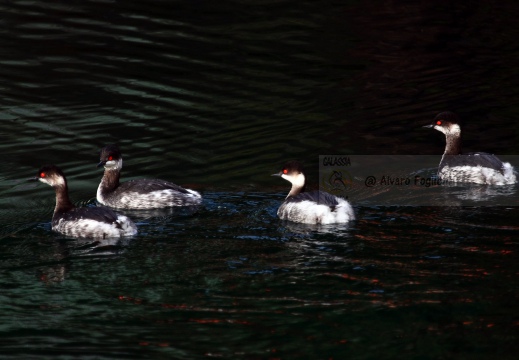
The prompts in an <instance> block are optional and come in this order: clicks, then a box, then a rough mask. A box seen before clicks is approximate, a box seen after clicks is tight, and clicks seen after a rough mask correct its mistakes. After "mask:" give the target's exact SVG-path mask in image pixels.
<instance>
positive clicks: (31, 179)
mask: <svg viewBox="0 0 519 360" xmlns="http://www.w3.org/2000/svg"><path fill="white" fill-rule="evenodd" d="M39 179H40V178H39V177H37V176H36V177H32V178H28V179H27V181H38V180H39Z"/></svg>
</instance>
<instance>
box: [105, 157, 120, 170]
mask: <svg viewBox="0 0 519 360" xmlns="http://www.w3.org/2000/svg"><path fill="white" fill-rule="evenodd" d="M122 168H123V159H118V160H109V161H107V162H106V163H105V169H108V170H121V169H122Z"/></svg>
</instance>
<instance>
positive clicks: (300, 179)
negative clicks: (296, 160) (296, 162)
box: [281, 173, 305, 197]
mask: <svg viewBox="0 0 519 360" xmlns="http://www.w3.org/2000/svg"><path fill="white" fill-rule="evenodd" d="M281 177H282V178H283V179H285V180H288V181H290V182H291V183H292V188H291V189H290V192H289V193H288V195H287V197H289V196H296V195H297V194H299V193H300V192H301V191H302V190H303V188H304V187H305V176H304V175H303V174H302V173H299V174H296V175H286V174H283V175H281Z"/></svg>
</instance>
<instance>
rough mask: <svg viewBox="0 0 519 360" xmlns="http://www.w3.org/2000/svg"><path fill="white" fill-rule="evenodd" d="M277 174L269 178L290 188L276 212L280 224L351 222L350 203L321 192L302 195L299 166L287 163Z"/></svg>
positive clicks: (296, 163) (302, 188)
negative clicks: (277, 179)
mask: <svg viewBox="0 0 519 360" xmlns="http://www.w3.org/2000/svg"><path fill="white" fill-rule="evenodd" d="M282 169H283V170H281V171H280V172H278V173H276V174H272V176H279V177H281V178H283V179H285V180H287V181H289V182H290V183H292V188H291V189H290V192H289V193H288V195H287V197H286V198H285V201H284V202H283V203H282V204H281V206H280V207H279V209H278V212H277V215H278V217H279V218H280V219H281V220H288V221H293V222H298V223H305V224H338V223H347V222H349V221H351V220H354V219H355V213H354V211H353V208H352V207H351V205H350V203H348V201H346V200H345V199H343V198H341V197H338V196H335V195H332V194H329V193H327V192H324V191H320V190H316V191H306V177H305V171H304V168H303V165H302V164H301V163H300V162H298V161H289V162H287V163H286V164H285V166H283V168H282Z"/></svg>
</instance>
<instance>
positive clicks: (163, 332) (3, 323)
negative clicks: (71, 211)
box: [0, 0, 519, 359]
mask: <svg viewBox="0 0 519 360" xmlns="http://www.w3.org/2000/svg"><path fill="white" fill-rule="evenodd" d="M0 13H1V14H2V15H1V17H0V50H1V53H0V91H1V94H2V101H1V105H0V106H1V107H0V150H1V154H2V161H1V162H0V179H1V180H2V181H1V183H0V186H1V188H0V194H1V196H0V266H1V268H0V288H1V291H0V357H2V358H15V357H23V358H40V357H47V358H70V357H72V356H82V357H91V358H106V359H109V358H178V359H193V358H204V357H223V358H244V359H263V358H272V359H276V358H315V359H318V358H319V359H321V358H322V359H329V358H335V359H339V358H355V359H372V358H431V359H433V358H434V359H437V358H445V359H450V358H456V359H464V358H471V359H472V358H497V357H499V358H515V356H516V353H517V345H516V343H517V340H518V339H517V337H518V336H517V333H518V332H517V330H518V324H519V323H518V315H519V312H518V305H517V295H518V294H517V293H518V286H519V283H518V281H517V274H518V271H519V268H518V265H517V264H518V262H517V250H518V241H517V235H518V226H517V219H518V215H519V214H518V210H517V207H514V206H509V207H499V206H495V207H478V206H473V207H463V208H459V207H452V206H451V207H402V206H393V207H379V206H375V204H372V203H370V202H369V199H367V200H365V201H360V202H359V203H356V204H353V205H354V206H355V211H356V213H357V217H358V220H357V221H355V222H354V223H352V224H350V225H348V226H331V227H320V228H312V227H305V226H301V225H295V224H290V223H282V222H280V221H279V220H278V219H277V217H276V210H277V207H278V206H279V204H280V202H281V201H283V198H284V196H285V194H286V192H287V190H288V183H286V182H284V181H281V180H279V179H276V178H271V177H270V176H269V175H270V174H271V173H273V172H276V171H278V170H279V167H280V166H281V164H282V163H283V162H284V161H285V160H288V159H293V158H297V159H300V160H302V161H304V162H305V164H306V165H307V167H308V168H309V175H310V178H311V179H312V181H313V182H314V183H315V182H316V181H317V165H318V156H319V155H320V154H365V155H388V154H400V155H402V154H404V155H405V154H413V155H434V154H438V159H439V156H440V154H441V152H442V150H443V146H444V139H443V138H442V136H441V134H440V133H436V132H431V131H427V130H425V129H422V128H421V126H422V125H425V124H427V123H429V122H430V121H431V119H432V118H433V117H434V116H435V114H436V113H438V112H440V111H444V110H452V111H456V112H458V113H459V114H460V116H461V117H462V118H463V119H464V120H465V124H464V127H463V129H464V132H463V133H464V137H465V139H464V140H465V141H464V144H465V148H466V149H468V150H484V151H488V152H493V153H497V154H503V155H505V154H512V155H513V154H517V153H518V146H519V145H518V144H519V141H518V140H519V133H518V131H517V129H518V126H517V123H516V119H517V118H519V109H518V106H517V101H516V99H517V98H518V95H519V94H518V90H517V83H518V81H519V77H518V69H519V67H518V65H519V64H518V61H519V60H518V59H519V46H518V42H517V38H518V35H519V29H518V25H517V18H518V16H519V5H518V4H517V3H516V2H513V1H501V2H493V1H475V2H470V3H463V2H462V3H452V2H448V1H437V2H434V3H429V4H426V3H416V2H412V1H400V2H398V3H396V2H390V1H386V2H380V1H362V2H358V1H344V2H339V1H319V2H318V1H298V2H296V1H254V0H251V1H240V2H237V1H225V2H214V1H191V2H186V1H151V2H150V1H124V2H123V1H109V0H106V1H105V0H99V1H6V2H3V3H2V4H0ZM112 142H114V143H118V144H119V145H120V146H121V148H122V150H123V153H124V156H125V168H124V170H123V176H124V178H125V179H131V178H140V177H156V178H164V179H168V180H171V181H174V182H176V183H179V184H181V185H185V186H189V187H191V188H194V189H196V190H198V191H200V192H201V193H202V194H203V196H204V198H205V201H204V206H203V207H202V208H201V209H200V210H199V211H198V212H197V213H196V214H190V213H187V212H182V211H175V212H162V213H158V214H142V213H137V214H135V213H134V214H131V216H132V217H134V219H135V220H136V221H137V222H138V225H139V231H140V232H139V235H137V236H136V237H135V238H133V239H127V240H124V241H121V242H108V243H96V242H93V241H83V240H73V239H67V238H63V237H61V236H59V235H56V234H54V233H52V232H51V230H50V218H51V216H52V209H53V206H54V196H53V193H52V190H51V189H50V188H48V187H45V186H43V185H41V186H35V185H34V184H28V183H26V182H25V181H24V179H26V178H28V177H30V176H34V174H35V172H36V171H37V169H38V167H39V166H40V165H42V164H44V163H55V164H57V165H59V166H61V167H62V168H63V170H64V171H65V173H66V174H67V176H68V179H69V187H70V193H71V197H72V199H73V201H75V202H76V203H77V204H81V205H85V204H89V205H93V204H94V197H95V190H96V188H97V185H98V182H99V180H100V177H101V171H100V170H99V169H96V168H95V165H96V164H97V162H98V151H99V149H100V148H101V147H102V146H103V145H104V144H106V143H112ZM515 165H516V166H518V164H515ZM509 190H510V191H509V193H510V195H509V196H517V194H516V187H515V186H513V187H511V188H510V189H509ZM507 203H513V200H512V201H510V199H508V201H507Z"/></svg>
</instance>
